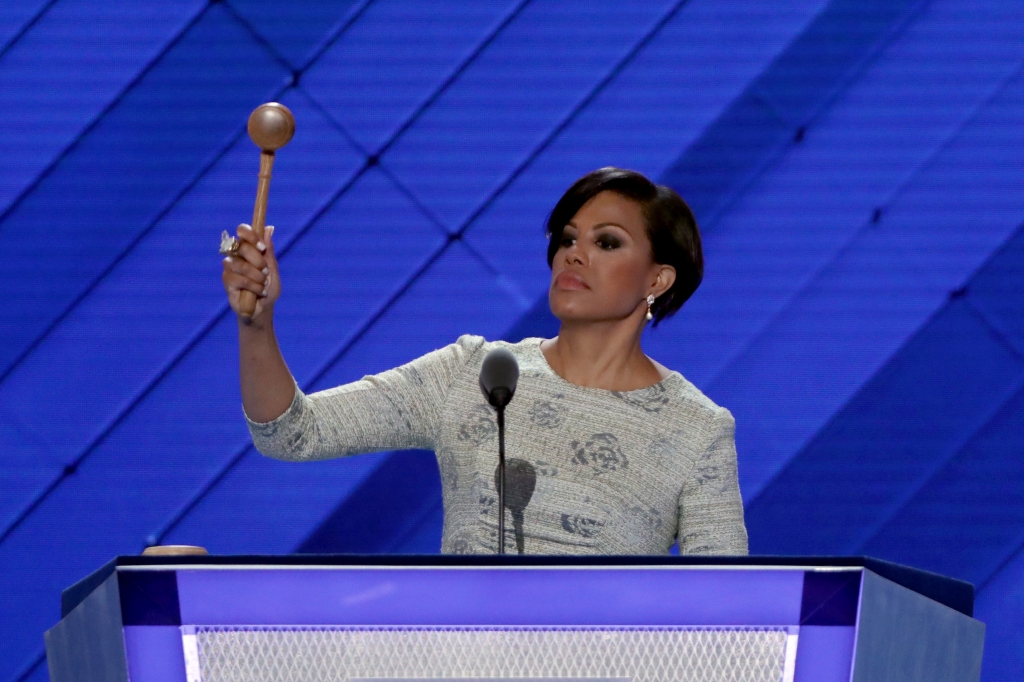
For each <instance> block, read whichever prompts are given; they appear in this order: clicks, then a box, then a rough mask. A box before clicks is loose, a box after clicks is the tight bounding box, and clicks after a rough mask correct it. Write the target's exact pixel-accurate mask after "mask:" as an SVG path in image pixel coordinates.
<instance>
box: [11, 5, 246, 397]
mask: <svg viewBox="0 0 1024 682" xmlns="http://www.w3.org/2000/svg"><path fill="white" fill-rule="evenodd" d="M205 12H206V10H205V9H203V10H200V11H199V12H198V13H196V15H195V16H194V17H192V19H190V20H189V22H188V23H187V24H186V26H185V27H184V28H183V29H182V30H181V31H180V32H179V33H178V34H176V35H175V36H174V38H172V39H171V40H170V41H169V42H168V43H167V45H165V46H164V47H163V49H162V50H161V51H160V53H159V54H157V55H156V56H155V57H154V58H153V59H152V60H151V61H150V62H149V63H148V64H147V65H146V66H145V67H144V68H143V69H142V70H141V71H140V72H139V73H137V74H136V75H135V77H134V78H133V79H132V80H131V81H130V82H129V83H128V85H126V86H125V87H124V89H123V90H122V91H121V92H120V93H119V94H118V95H117V96H116V97H115V98H114V99H112V100H111V101H110V102H109V103H108V104H107V106H106V107H104V108H103V111H101V112H100V113H99V114H98V115H97V116H96V118H94V119H93V120H92V121H91V122H90V123H89V124H88V125H87V126H86V127H85V128H84V129H83V130H82V132H80V133H79V134H78V136H77V137H76V138H75V139H74V141H72V142H71V143H70V144H69V145H68V146H67V147H65V148H64V149H63V150H62V151H61V152H59V153H58V154H57V156H56V157H55V158H54V159H53V161H51V162H50V164H49V165H48V166H47V167H46V168H45V169H44V170H43V171H42V172H41V173H40V174H39V175H38V176H37V177H36V178H35V179H34V180H33V181H32V183H31V184H29V186H28V187H26V188H25V189H24V190H23V191H22V192H21V193H20V194H19V195H18V196H17V197H15V199H14V200H13V201H12V202H11V203H10V204H8V206H7V208H6V209H4V210H3V211H2V212H0V229H3V221H4V220H5V219H6V218H7V216H8V215H9V214H10V213H11V212H12V211H13V210H14V209H15V208H16V207H17V206H18V205H19V204H20V203H21V202H22V201H23V200H24V199H25V197H27V196H28V195H29V194H30V193H31V192H32V191H33V190H34V189H36V188H37V187H38V186H39V185H40V184H41V182H42V181H43V180H44V179H45V178H46V177H47V176H49V174H50V173H52V172H53V170H54V169H55V168H56V167H57V166H58V165H59V164H60V162H61V161H62V160H63V159H64V158H66V157H67V156H68V154H70V153H71V152H72V151H73V150H74V149H75V147H77V146H78V144H79V142H80V141H81V140H82V138H84V137H85V136H86V135H88V134H89V133H90V132H91V131H92V130H93V129H95V128H96V126H98V125H99V124H100V122H101V121H102V119H103V118H104V117H105V116H106V115H107V114H108V113H110V111H111V110H112V109H113V108H114V107H115V106H117V104H119V103H120V102H121V101H122V100H123V99H124V97H125V96H126V95H127V94H128V92H129V91H131V90H132V89H133V88H134V87H135V86H136V85H137V84H138V83H139V81H141V80H142V78H144V77H145V76H146V75H147V74H148V73H150V72H151V71H152V70H153V68H154V67H155V65H156V63H157V62H159V61H160V59H161V58H162V57H163V56H164V55H165V54H167V52H168V51H170V50H171V49H172V48H173V47H174V46H175V45H176V44H177V43H178V42H179V41H180V40H181V39H182V38H183V37H184V36H185V34H187V33H188V32H189V30H190V29H191V28H192V27H193V26H195V25H196V24H197V23H198V22H199V20H200V19H201V18H202V16H203V15H204V14H205ZM234 139H237V137H236V138H233V140H232V143H231V144H233V143H234ZM229 147H230V145H229ZM229 147H228V148H229ZM226 150H227V148H225V150H222V153H223V152H224V151H226ZM216 158H220V154H218V155H216ZM209 167H210V165H207V166H204V167H203V169H202V171H201V173H205V172H206V171H207V170H208V168H209ZM198 181H199V177H196V178H193V180H192V181H191V182H189V183H188V185H187V189H191V188H192V187H193V186H194V185H195V183H196V182H198ZM181 196H183V195H181V194H179V195H178V196H175V198H174V199H172V200H171V203H170V205H169V206H167V207H165V208H164V210H162V211H160V213H159V214H158V215H157V218H156V219H155V220H154V221H153V222H151V223H150V224H149V225H148V226H147V227H145V228H144V229H143V230H142V232H141V233H140V234H139V235H137V236H136V237H135V238H133V239H132V240H131V242H129V244H128V246H127V247H126V248H125V249H123V250H122V251H121V252H120V253H119V254H117V255H116V256H115V257H114V260H113V262H112V263H111V264H110V265H108V267H106V268H104V269H103V270H102V271H101V272H100V274H99V275H98V276H97V277H95V278H93V279H92V280H91V281H90V282H89V283H88V284H87V285H86V286H85V288H84V289H83V290H82V291H81V292H80V293H79V294H78V295H77V296H76V297H75V298H74V299H72V300H71V302H70V303H68V305H67V306H65V307H64V309H63V310H61V311H60V312H59V313H58V314H57V316H56V317H55V318H53V319H52V320H51V321H50V323H49V324H47V325H46V327H45V328H44V329H43V330H42V331H41V332H39V334H37V335H36V336H35V338H33V339H32V341H31V342H30V343H29V344H28V345H27V346H26V347H25V349H24V350H22V352H21V353H19V354H18V355H17V356H16V357H15V358H14V359H13V360H12V361H11V362H10V364H8V365H7V367H5V368H4V369H3V370H2V371H0V383H3V382H4V381H5V380H6V379H7V378H8V377H9V376H10V375H11V374H12V373H13V372H14V370H15V369H16V368H17V367H18V366H19V365H20V364H21V363H22V362H24V361H25V359H26V358H27V357H28V356H30V355H31V354H32V353H33V352H34V351H35V349H36V348H38V347H39V345H40V344H42V342H43V341H45V340H46V339H47V337H49V336H50V334H52V333H53V331H54V330H55V329H56V328H57V327H58V326H60V324H61V323H62V322H63V321H64V320H65V319H67V317H68V316H69V315H70V314H71V313H72V311H74V309H75V308H77V307H78V305H80V304H81V303H82V301H84V300H85V299H86V297H88V295H89V294H90V293H92V291H93V290H94V289H95V288H96V287H97V286H98V285H99V284H100V282H101V281H102V280H103V279H104V278H105V277H106V276H107V275H109V274H110V271H111V270H112V269H113V267H114V266H116V265H117V264H118V263H120V262H121V261H122V260H124V258H125V257H126V256H127V255H128V253H129V252H130V251H131V250H132V249H134V248H135V247H136V246H137V245H138V243H139V242H140V241H142V237H144V236H145V235H147V234H148V233H149V232H150V231H151V230H152V228H153V226H154V225H156V223H157V222H158V221H159V220H161V219H162V218H163V217H164V216H165V215H166V214H167V213H168V212H169V211H170V209H171V208H173V206H174V204H175V203H177V201H179V200H180V198H181Z"/></svg>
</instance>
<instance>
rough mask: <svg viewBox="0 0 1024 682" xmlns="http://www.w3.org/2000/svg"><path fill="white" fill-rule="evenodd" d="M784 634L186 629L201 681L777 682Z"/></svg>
mask: <svg viewBox="0 0 1024 682" xmlns="http://www.w3.org/2000/svg"><path fill="white" fill-rule="evenodd" d="M787 635H788V630H787V629H786V628H784V627H778V628H710V627H709V628H692V627H691V628H615V629H597V628H545V627H537V628H510V627H493V628H430V629H428V628H418V627H417V628H371V627H367V628H351V627H348V628H337V627H225V626H217V627H209V626H207V627H196V628H195V630H194V636H195V646H196V649H197V654H198V663H199V671H198V672H200V676H201V679H202V682H290V681H293V680H294V681H296V682H298V681H299V680H302V681H303V682H318V681H320V680H324V681H327V680H331V681H332V682H341V681H344V680H350V681H352V680H360V681H362V682H366V681H368V680H420V681H422V680H424V679H430V680H438V679H460V680H467V679H476V680H480V679H481V678H482V679H491V680H493V679H507V678H520V679H534V680H536V679H537V678H546V679H550V678H563V679H574V680H581V679H590V680H594V679H600V680H602V681H607V680H609V679H616V678H617V679H624V680H632V682H676V681H678V680H701V681H708V682H731V681H737V682H738V681H739V680H743V681H744V682H760V681H762V680H763V681H764V682H769V681H770V682H781V681H782V680H783V679H784V669H785V667H786V665H785V663H786V647H787ZM794 640H795V638H794ZM793 644H795V642H793Z"/></svg>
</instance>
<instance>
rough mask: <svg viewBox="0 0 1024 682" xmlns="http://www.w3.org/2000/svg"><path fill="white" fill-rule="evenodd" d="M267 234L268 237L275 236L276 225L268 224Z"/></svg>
mask: <svg viewBox="0 0 1024 682" xmlns="http://www.w3.org/2000/svg"><path fill="white" fill-rule="evenodd" d="M267 236H268V237H272V236H274V226H273V225H267Z"/></svg>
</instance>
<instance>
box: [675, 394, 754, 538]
mask: <svg viewBox="0 0 1024 682" xmlns="http://www.w3.org/2000/svg"><path fill="white" fill-rule="evenodd" d="M735 433H736V422H735V421H734V420H733V417H732V414H730V413H729V411H728V410H726V409H723V408H717V409H716V412H715V415H714V417H713V419H712V422H711V437H710V439H709V441H708V444H707V446H706V447H705V448H704V449H703V450H702V451H701V452H700V453H699V454H698V456H697V460H696V461H695V462H694V464H693V469H692V471H691V473H690V476H689V477H688V480H687V482H686V484H685V485H684V487H683V492H682V494H681V495H680V498H679V526H678V527H679V553H680V554H727V555H740V554H746V553H747V529H746V526H745V525H744V523H743V500H742V498H741V497H740V486H739V477H738V472H737V470H736V441H735Z"/></svg>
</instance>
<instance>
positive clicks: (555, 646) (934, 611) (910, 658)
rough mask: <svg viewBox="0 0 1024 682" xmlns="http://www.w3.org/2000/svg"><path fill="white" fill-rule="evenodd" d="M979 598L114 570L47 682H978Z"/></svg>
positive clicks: (778, 576) (716, 560) (857, 584)
mask: <svg viewBox="0 0 1024 682" xmlns="http://www.w3.org/2000/svg"><path fill="white" fill-rule="evenodd" d="M973 602H974V590H973V587H972V586H971V585H970V584H968V583H964V582H961V581H957V580H952V579H950V578H944V577H942V576H938V575H935V574H932V573H927V572H923V571H917V570H914V569H910V568H907V567H903V566H899V565H896V564H891V563H887V562H883V561H878V560H873V559H868V558H856V557H855V558H836V557H830V558H793V557H737V558H722V557H703V558H686V557H640V558H636V557H600V558H565V557H557V558H555V557H411V556H406V557H380V556H376V557H354V556H301V555H296V556H288V557H259V556H247V557H215V556H197V557H121V558H118V559H116V560H114V561H112V562H110V563H109V564H107V565H106V566H104V567H103V568H102V569H100V570H99V571H97V572H96V573H94V574H93V575H91V576H89V577H88V578H86V579H85V580H83V581H81V582H80V583H78V584H76V585H74V586H72V587H71V588H69V589H68V590H66V591H65V592H64V595H63V604H62V611H63V619H62V620H61V621H60V623H58V624H57V625H56V626H55V627H54V628H53V629H51V630H50V631H48V632H47V633H46V651H47V659H48V662H49V668H50V677H51V680H52V681H53V682H72V681H75V682H87V681H88V682H99V681H101V680H102V681H103V682H128V681H129V680H130V682H228V681H237V682H263V681H267V682H269V681H272V680H273V681H279V680H280V681H283V680H303V681H310V682H315V681H319V680H324V681H326V680H336V681H344V680H351V681H353V682H354V681H359V682H369V681H371V680H373V681H381V682H383V681H392V680H404V681H409V680H416V681H417V682H425V681H427V680H430V681H435V680H436V681H440V680H446V681H447V680H453V679H455V680H473V681H474V682H481V681H483V680H488V681H489V680H499V679H506V678H516V679H528V680H532V681H534V682H539V681H542V680H543V681H548V680H563V681H570V680H571V681H573V682H576V681H582V680H589V681H593V680H601V681H605V680H615V681H620V682H627V681H632V682H675V681H679V680H701V681H705V680H707V681H716V682H717V681H730V682H732V681H735V682H740V681H743V682H747V681H759V682H760V681H764V682H768V681H771V682H793V681H797V682H812V681H813V682H840V681H841V682H851V681H852V682H868V681H871V682H882V681H885V682H888V681H892V682H896V681H897V680H898V681H899V682H913V681H917V680H920V681H922V682H923V681H925V680H927V681H928V682H977V680H978V679H979V676H980V671H981V654H982V645H983V640H984V631H985V628H984V625H983V624H982V623H980V622H978V621H976V620H974V619H973V618H972V609H973Z"/></svg>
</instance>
